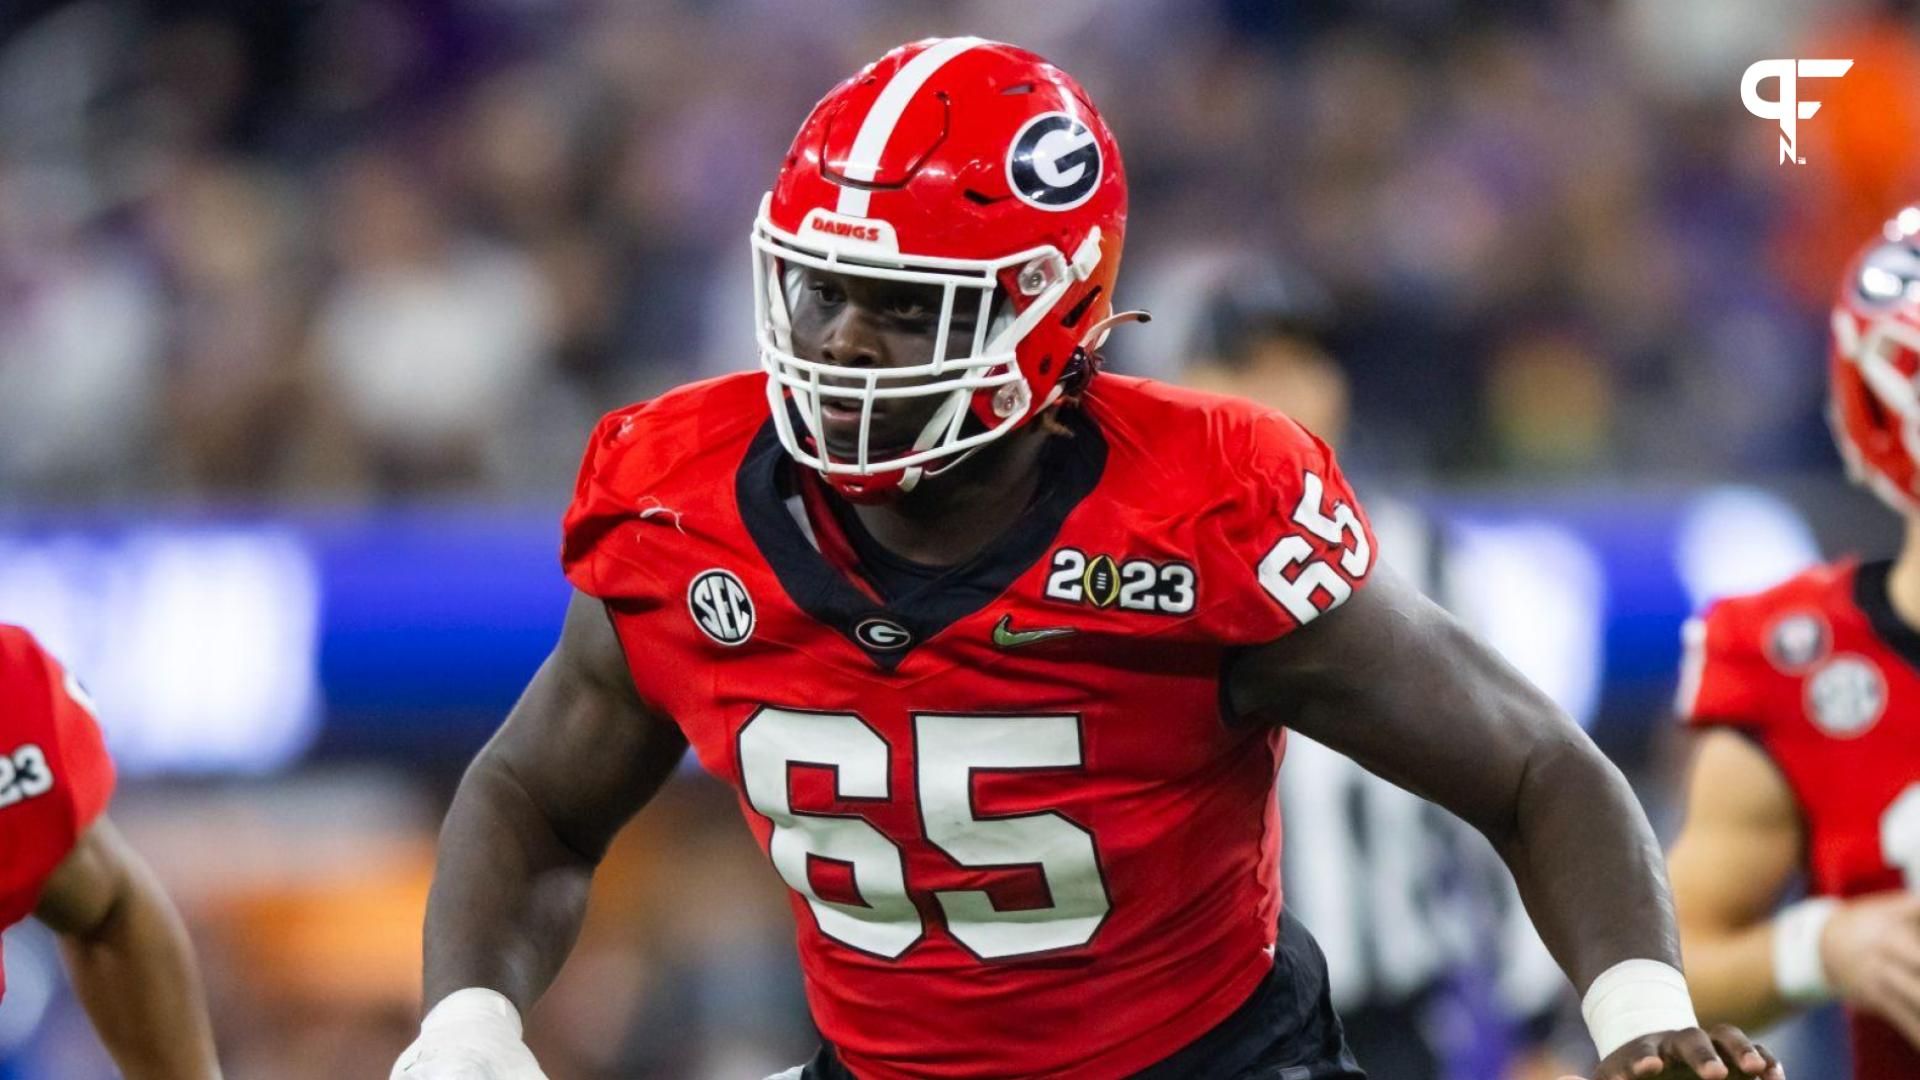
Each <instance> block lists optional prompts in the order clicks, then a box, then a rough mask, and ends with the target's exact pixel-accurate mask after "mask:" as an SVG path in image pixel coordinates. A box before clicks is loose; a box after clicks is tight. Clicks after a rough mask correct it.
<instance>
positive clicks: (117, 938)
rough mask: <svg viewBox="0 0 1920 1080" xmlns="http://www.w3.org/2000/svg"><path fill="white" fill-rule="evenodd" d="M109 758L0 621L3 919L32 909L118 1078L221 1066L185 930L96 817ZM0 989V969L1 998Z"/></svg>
mask: <svg viewBox="0 0 1920 1080" xmlns="http://www.w3.org/2000/svg"><path fill="white" fill-rule="evenodd" d="M112 791H113V764H112V762H110V761H109V760H108V758H107V752H106V747H105V745H104V744H102V742H101V741H100V729H99V727H98V726H97V725H96V724H95V723H94V719H93V713H92V711H91V708H90V707H89V705H88V704H87V699H86V697H85V695H84V694H83V693H82V692H81V691H80V688H79V686H78V685H77V684H76V683H75V682H74V681H73V679H72V678H71V677H70V676H68V675H67V674H66V672H65V671H63V670H62V669H61V667H60V665H59V664H58V663H57V662H56V661H54V659H53V658H52V657H50V656H48V655H47V654H46V652H45V651H43V650H42V649H41V648H40V646H39V645H38V644H37V643H36V642H35V641H34V639H33V637H32V635H30V634H28V633H27V632H26V631H25V630H22V629H20V628H19V627H16V626H6V625H0V926H11V925H12V924H14V923H16V922H19V921H20V920H21V919H24V918H26V917H27V916H28V915H34V916H37V917H38V918H39V919H40V921H42V922H44V923H46V924H47V925H48V926H49V927H51V928H52V929H53V930H54V931H55V932H57V933H58V934H59V935H60V940H61V945H62V948H63V952H64V953H65V957H66V962H67V970H68V974H69V975H70V976H71V978H72V979H73V985H74V989H75V990H76V991H77V992H78V993H79V995H80V1001H81V1003H82V1004H83V1005H85V1006H86V1009H87V1015H88V1016H90V1017H91V1018H92V1019H93V1026H94V1028H95V1030H96V1031H98V1032H99V1034H100V1039H101V1041H102V1042H103V1043H105V1044H106V1048H107V1052H108V1053H109V1054H111V1055H112V1056H113V1060H114V1063H115V1064H117V1065H118V1066H119V1067H120V1071H121V1073H122V1074H124V1075H125V1076H126V1077H128V1078H129V1080H147V1078H152V1080H207V1078H210V1077H218V1076H219V1075H220V1067H219V1065H218V1063H217V1062H216V1061H215V1060H214V1053H213V1034H212V1029H211V1027H210V1025H209V1024H208V1022H207V1006H206V1000H205V996H204V995H203V994H202V992H201V989H200V978H199V975H198V974H197V973H196V971H195V967H194V961H193V947H192V945H191V944H190V943H189V942H188V941H187V933H186V928H185V927H183V926H182V925H181V924H180V917H179V915H177V914H176V913H175V912H174V910H173V905H172V904H171V903H170V902H169V901H168V900H167V896H166V893H165V892H164V891H162V889H161V888H160V884H159V882H157V881H156V880H154V877H153V872H152V871H151V870H149V869H147V867H146V864H145V863H143V862H142V861H141V860H140V857H139V856H138V855H136V854H134V852H133V849H132V848H129V847H128V846H127V844H126V842H125V841H124V840H122V839H121V838H120V834H119V833H118V832H116V831H114V828H113V825H112V823H110V822H109V821H108V820H107V818H106V807H107V798H108V796H109V795H110V794H111V793H112ZM5 993H6V977H5V971H4V970H0V996H4V995H5Z"/></svg>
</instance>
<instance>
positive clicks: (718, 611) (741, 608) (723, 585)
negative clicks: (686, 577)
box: [687, 568, 754, 645]
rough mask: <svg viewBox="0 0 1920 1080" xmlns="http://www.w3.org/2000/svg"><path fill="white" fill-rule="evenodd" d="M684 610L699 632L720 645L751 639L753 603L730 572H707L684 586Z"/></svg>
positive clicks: (717, 570) (745, 590)
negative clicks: (691, 616) (685, 593)
mask: <svg viewBox="0 0 1920 1080" xmlns="http://www.w3.org/2000/svg"><path fill="white" fill-rule="evenodd" d="M687 610H688V611H690V612H692V614H693V623H694V625H695V626H698V627H699V628H700V631H701V632H702V633H704V634H706V635H707V636H708V637H710V638H712V639H713V640H715V641H717V642H719V643H720V644H722V645H738V644H740V643H741V642H743V641H745V640H747V638H749V637H752V636H753V623H754V610H753V600H752V598H751V597H749V596H748V595H747V587H746V586H745V585H744V584H742V583H741V581H740V579H739V578H737V577H735V576H734V575H733V573H732V571H729V570H721V569H718V568H715V569H712V570H708V571H706V572H705V573H703V574H701V575H700V576H699V577H696V578H694V579H693V584H691V585H689V586H687Z"/></svg>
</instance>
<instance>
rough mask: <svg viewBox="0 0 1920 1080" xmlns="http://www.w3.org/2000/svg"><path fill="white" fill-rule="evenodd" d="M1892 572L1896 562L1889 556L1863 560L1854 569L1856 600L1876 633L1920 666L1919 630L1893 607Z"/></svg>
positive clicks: (1912, 663) (1905, 657)
mask: <svg viewBox="0 0 1920 1080" xmlns="http://www.w3.org/2000/svg"><path fill="white" fill-rule="evenodd" d="M1892 573H1893V563H1892V562H1891V561H1888V560H1882V561H1880V562H1870V563H1861V564H1860V567H1859V568H1858V569H1856V570H1855V571H1854V572H1853V603H1854V606H1856V607H1858V608H1859V609H1860V611H1861V613H1862V614H1864V615H1865V616H1866V617H1867V624H1868V625H1870V626H1872V627H1873V633H1874V636H1875V637H1878V638H1879V639H1880V640H1881V641H1882V642H1884V643H1885V644H1886V646H1887V647H1888V648H1890V649H1892V650H1893V651H1894V652H1896V653H1899V654H1900V659H1902V660H1905V661H1906V662H1907V663H1908V664H1909V665H1910V666H1912V667H1913V668H1914V669H1915V670H1920V630H1916V629H1914V628H1913V627H1911V626H1908V625H1907V622H1906V620H1905V619H1902V618H1901V617H1900V613H1899V612H1897V611H1895V610H1893V598H1892V597H1891V596H1889V595H1888V593H1887V579H1888V577H1890V576H1891V575H1892Z"/></svg>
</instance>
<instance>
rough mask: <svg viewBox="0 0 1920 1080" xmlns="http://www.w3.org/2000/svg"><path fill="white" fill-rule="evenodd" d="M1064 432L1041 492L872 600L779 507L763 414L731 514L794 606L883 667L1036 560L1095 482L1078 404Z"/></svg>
mask: <svg viewBox="0 0 1920 1080" xmlns="http://www.w3.org/2000/svg"><path fill="white" fill-rule="evenodd" d="M1059 416H1060V419H1061V421H1062V422H1063V423H1065V424H1066V426H1067V428H1068V430H1069V431H1071V432H1072V436H1071V437H1067V436H1062V435H1056V436H1054V438H1053V439H1052V440H1051V445H1050V446H1049V447H1048V451H1047V454H1046V459H1045V461H1044V463H1043V466H1042V467H1043V468H1045V469H1047V475H1046V476H1044V477H1043V478H1042V479H1041V485H1042V487H1041V491H1040V493H1039V494H1038V495H1037V496H1036V497H1035V498H1034V500H1033V504H1032V505H1030V506H1028V507H1027V510H1026V512H1025V513H1024V514H1022V515H1020V517H1019V518H1018V519H1016V520H1015V521H1014V523H1013V524H1012V525H1011V526H1009V527H1008V529H1007V531H1006V532H1004V533H1002V534H1001V535H1000V536H999V537H997V538H995V539H994V540H993V542H992V543H990V544H988V545H987V546H986V547H985V548H984V549H983V550H981V552H980V553H979V554H978V555H975V556H974V557H973V558H972V559H969V560H968V561H966V562H964V563H962V564H960V565H959V566H956V567H953V568H952V569H950V570H948V571H947V572H946V573H944V574H941V575H939V576H937V577H934V578H932V579H931V580H929V581H927V582H926V583H924V584H922V585H920V586H918V587H916V588H913V589H911V590H909V591H907V592H905V593H902V594H900V595H898V596H895V597H892V598H890V599H889V600H888V601H887V602H886V603H884V604H876V603H875V602H874V601H873V600H871V599H869V598H868V597H867V595H866V594H865V593H862V592H861V591H860V590H859V589H857V588H855V587H854V585H853V583H852V582H850V581H848V580H847V579H846V577H845V576H844V575H842V574H841V573H840V571H839V570H838V569H836V568H835V567H834V566H833V564H832V563H829V562H828V561H827V560H826V557H825V556H823V555H821V554H820V552H819V551H818V550H817V549H816V548H815V547H814V546H813V544H812V543H811V542H810V541H809V540H808V539H807V537H806V534H805V533H803V532H802V531H801V529H800V523H799V522H797V521H795V520H794V517H793V515H792V514H791V513H789V512H788V510H787V506H786V498H787V496H788V495H789V494H790V493H791V492H792V490H793V489H792V480H793V476H792V471H791V470H792V468H793V464H792V459H791V458H789V457H788V456H787V453H786V451H785V450H784V449H783V448H782V447H781V445H780V439H779V435H778V433H777V432H776V431H775V430H774V424H773V420H772V418H771V417H769V418H768V420H767V422H766V424H765V425H764V426H762V427H761V429H760V431H759V433H758V434H757V435H755V436H754V439H753V442H752V444H751V445H749V446H748V447H747V454H746V457H745V458H743V459H742V460H741V462H740V469H739V472H738V473H737V474H736V476H735V482H734V493H735V496H736V498H737V500H738V502H739V506H740V518H741V520H742V521H743V522H745V524H746V526H747V532H748V533H749V534H750V535H751V536H752V537H753V542H754V544H755V545H756V546H757V547H758V548H759V549H760V554H761V556H762V557H763V558H765V559H766V560H767V564H768V565H769V566H771V567H772V568H773V572H774V574H775V576H777V577H778V578H779V579H780V584H781V586H782V587H783V588H785V589H786V591H787V595H788V596H789V597H791V598H792V599H793V602H794V604H795V605H797V606H798V607H799V608H800V610H802V611H804V612H806V613H807V614H808V615H810V616H812V617H813V618H814V619H816V620H818V621H819V622H822V623H824V624H826V625H827V626H830V627H832V628H833V629H834V630H836V631H838V632H839V633H840V634H842V635H844V636H845V637H846V638H847V640H848V641H851V642H853V643H854V645H856V646H858V647H859V648H860V650H861V651H862V652H864V653H866V654H867V656H868V657H869V658H870V659H872V661H873V662H874V664H875V665H876V666H878V667H879V668H881V669H882V670H885V671H892V670H893V669H894V668H896V667H898V666H899V665H900V661H902V660H904V659H905V658H906V656H907V654H908V653H910V652H912V651H913V649H914V648H915V647H917V646H919V645H921V644H923V643H924V642H926V641H927V640H928V639H930V638H932V637H933V636H934V635H936V634H938V633H940V632H941V631H942V630H945V629H946V628H947V627H949V626H951V625H953V624H954V623H956V622H958V621H960V620H961V619H964V618H966V617H967V616H968V615H971V614H973V613H974V612H976V611H979V610H980V609H981V608H983V607H985V606H986V605H987V604H989V603H991V602H993V600H994V599H995V598H996V597H998V596H1000V595H1001V594H1003V593H1005V592H1006V591H1007V589H1008V588H1009V587H1010V586H1012V584H1013V583H1014V581H1015V580H1017V579H1018V578H1019V577H1020V575H1021V574H1024V573H1025V572H1026V571H1027V569H1028V568H1029V567H1031V566H1032V565H1033V564H1034V563H1035V562H1036V561H1038V560H1039V559H1040V557H1041V556H1042V555H1044V554H1045V553H1046V551H1047V548H1048V547H1049V546H1050V545H1051V544H1052V543H1053V538H1054V537H1055V536H1056V535H1058V534H1059V532H1060V527H1061V526H1062V525H1063V524H1065V523H1066V520H1067V515H1068V514H1070V513H1072V512H1073V508H1074V507H1076V506H1078V505H1079V504H1080V502H1081V500H1083V499H1085V498H1086V497H1087V495H1088V494H1090V493H1091V492H1092V491H1093V489H1094V487H1095V486H1097V485H1098V484H1099V483H1100V476H1101V473H1102V472H1104V471H1105V468H1106V462H1107V442H1106V439H1105V438H1104V437H1102V436H1101V434H1100V429H1099V427H1098V426H1097V425H1095V424H1094V423H1093V421H1092V420H1090V419H1088V418H1087V417H1086V416H1085V415H1084V414H1082V413H1081V412H1080V410H1078V409H1062V410H1060V413H1059Z"/></svg>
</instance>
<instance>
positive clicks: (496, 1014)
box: [420, 986, 521, 1039]
mask: <svg viewBox="0 0 1920 1080" xmlns="http://www.w3.org/2000/svg"><path fill="white" fill-rule="evenodd" d="M470 1023H471V1024H481V1025H484V1026H486V1027H489V1028H497V1029H499V1030H501V1031H504V1032H506V1034H507V1035H508V1036H509V1037H510V1038H513V1039H518V1038H520V1033H521V1025H520V1010H519V1009H516V1008H514V1005H513V1002H511V1001H508V1000H507V996H506V995H505V994H502V993H501V992H500V991H498V990H489V989H487V988H486V987H484V986H469V987H467V988H466V989H464V990H455V991H454V992H453V993H451V994H448V995H447V996H446V997H443V998H441V999H440V1002H439V1004H437V1005H435V1006H434V1007H433V1008H432V1009H430V1010H428V1012H427V1015H426V1016H425V1017H424V1018H423V1019H422V1020H421V1021H420V1030H421V1031H433V1030H434V1029H436V1028H446V1027H454V1026H457V1025H460V1024H470Z"/></svg>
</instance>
